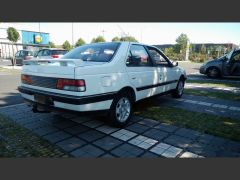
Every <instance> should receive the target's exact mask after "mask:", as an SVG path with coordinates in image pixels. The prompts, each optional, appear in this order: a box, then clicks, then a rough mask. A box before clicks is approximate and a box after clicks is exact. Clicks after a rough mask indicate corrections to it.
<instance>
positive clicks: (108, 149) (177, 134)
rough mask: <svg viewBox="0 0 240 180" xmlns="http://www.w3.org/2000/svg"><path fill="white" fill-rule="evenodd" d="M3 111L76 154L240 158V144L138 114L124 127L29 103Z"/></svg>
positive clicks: (44, 137)
mask: <svg viewBox="0 0 240 180" xmlns="http://www.w3.org/2000/svg"><path fill="white" fill-rule="evenodd" d="M0 113H1V114H3V115H4V116H6V117H9V118H11V119H12V120H13V121H14V122H16V123H17V124H19V125H21V126H23V127H25V128H27V129H29V130H31V131H32V132H33V133H35V134H37V135H39V136H40V137H42V138H43V139H44V140H48V141H49V142H50V143H51V144H53V145H56V146H58V147H60V148H61V149H63V150H64V151H65V152H66V154H70V155H72V156H74V157H108V158H111V157H152V158H153V157H166V158H175V157H177V158H187V157H193V158H201V157H240V143H239V142H235V141H231V140H227V139H223V138H219V137H215V136H212V135H208V134H202V133H199V132H197V131H194V130H190V129H185V128H179V127H176V126H172V125H168V124H163V123H159V122H157V121H154V120H151V119H144V118H142V117H138V116H134V117H133V118H132V119H131V122H130V123H129V124H128V125H127V126H126V127H125V128H124V129H119V128H113V127H110V126H108V124H107V122H106V120H105V119H104V117H90V116H88V117H83V116H79V117H78V116H77V115H73V114H61V115H60V114H43V113H40V114H34V113H32V112H31V109H30V108H29V107H27V106H26V105H25V104H20V105H15V106H10V107H4V108H0Z"/></svg>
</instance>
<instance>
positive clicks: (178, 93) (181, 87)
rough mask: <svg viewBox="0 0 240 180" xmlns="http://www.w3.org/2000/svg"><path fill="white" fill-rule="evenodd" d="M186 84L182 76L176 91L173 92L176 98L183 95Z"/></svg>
mask: <svg viewBox="0 0 240 180" xmlns="http://www.w3.org/2000/svg"><path fill="white" fill-rule="evenodd" d="M184 85H185V80H184V79H183V78H181V79H180V80H179V81H178V84H177V87H176V89H174V91H173V93H172V97H174V98H180V97H182V95H183V91H184Z"/></svg>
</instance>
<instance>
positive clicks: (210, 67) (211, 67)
mask: <svg viewBox="0 0 240 180" xmlns="http://www.w3.org/2000/svg"><path fill="white" fill-rule="evenodd" d="M213 68H215V69H217V71H218V72H219V75H220V76H221V75H222V72H221V70H220V68H219V67H218V66H209V67H208V68H207V69H206V74H208V71H209V70H210V69H213Z"/></svg>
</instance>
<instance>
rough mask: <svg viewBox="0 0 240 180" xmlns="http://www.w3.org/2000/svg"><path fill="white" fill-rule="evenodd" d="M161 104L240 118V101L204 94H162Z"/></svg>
mask: <svg viewBox="0 0 240 180" xmlns="http://www.w3.org/2000/svg"><path fill="white" fill-rule="evenodd" d="M158 99H159V101H158V102H159V105H168V106H172V107H177V108H182V109H186V110H189V111H195V112H201V113H208V114H212V115H220V116H223V117H230V118H233V119H239V120H240V102H238V101H229V100H222V99H216V98H208V97H204V96H195V95H185V94H184V95H183V97H182V98H180V99H173V98H171V97H170V96H160V97H158Z"/></svg>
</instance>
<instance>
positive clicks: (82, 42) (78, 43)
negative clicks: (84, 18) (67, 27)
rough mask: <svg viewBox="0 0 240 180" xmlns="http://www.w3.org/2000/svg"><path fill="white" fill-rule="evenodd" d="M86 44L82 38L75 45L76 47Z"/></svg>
mask: <svg viewBox="0 0 240 180" xmlns="http://www.w3.org/2000/svg"><path fill="white" fill-rule="evenodd" d="M84 44H86V42H85V41H84V40H83V39H82V38H79V39H78V40H77V42H76V44H75V47H78V46H82V45H84Z"/></svg>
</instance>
